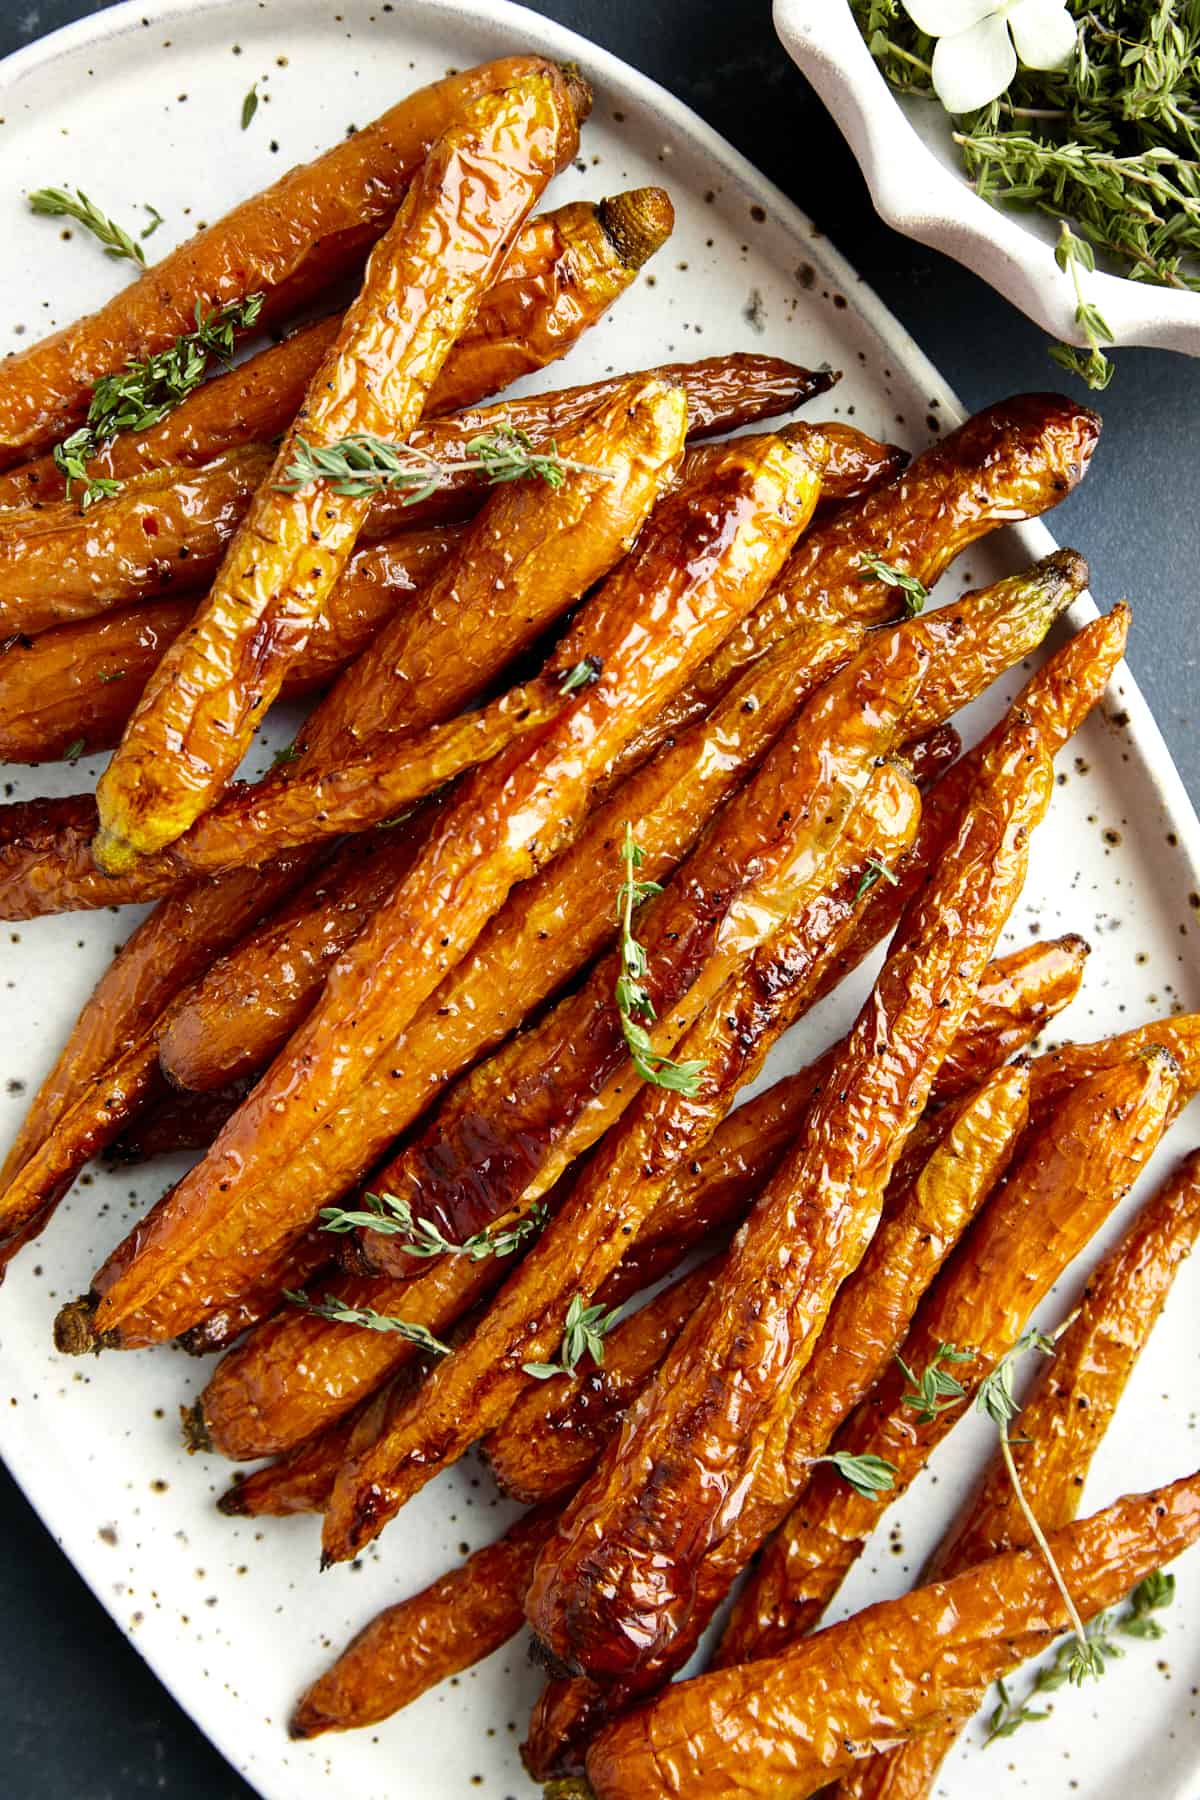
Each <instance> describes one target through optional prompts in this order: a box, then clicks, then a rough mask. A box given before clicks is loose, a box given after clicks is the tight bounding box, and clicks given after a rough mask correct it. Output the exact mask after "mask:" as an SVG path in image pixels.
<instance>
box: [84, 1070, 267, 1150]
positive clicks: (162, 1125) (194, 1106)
mask: <svg viewBox="0 0 1200 1800" xmlns="http://www.w3.org/2000/svg"><path fill="white" fill-rule="evenodd" d="M245 1097H246V1083H245V1082H241V1081H235V1082H231V1083H230V1085H229V1086H228V1087H223V1088H213V1089H211V1090H210V1092H209V1093H207V1094H185V1093H175V1092H172V1091H170V1090H168V1091H167V1092H166V1093H165V1094H164V1095H163V1096H162V1098H161V1100H158V1101H156V1102H155V1103H154V1105H153V1106H151V1107H150V1109H149V1110H148V1111H147V1112H146V1113H145V1114H144V1115H143V1116H142V1117H141V1118H139V1119H137V1120H135V1122H134V1123H133V1124H132V1125H131V1126H130V1127H129V1129H128V1130H127V1131H123V1132H122V1133H121V1134H120V1136H119V1137H117V1138H115V1139H114V1140H113V1142H112V1143H111V1144H110V1145H109V1147H108V1159H109V1161H110V1162H112V1163H114V1164H125V1163H142V1162H150V1161H152V1160H153V1158H154V1157H156V1156H173V1155H174V1154H175V1153H176V1152H177V1151H180V1150H207V1148H208V1146H209V1145H210V1144H211V1143H212V1141H213V1139H214V1138H215V1137H216V1135H217V1133H218V1131H219V1130H220V1129H221V1126H222V1125H223V1124H224V1123H225V1121H226V1119H227V1118H228V1117H229V1115H230V1113H232V1112H234V1111H235V1110H236V1109H237V1108H238V1107H239V1106H240V1105H241V1103H242V1101H243V1100H244V1099H245Z"/></svg>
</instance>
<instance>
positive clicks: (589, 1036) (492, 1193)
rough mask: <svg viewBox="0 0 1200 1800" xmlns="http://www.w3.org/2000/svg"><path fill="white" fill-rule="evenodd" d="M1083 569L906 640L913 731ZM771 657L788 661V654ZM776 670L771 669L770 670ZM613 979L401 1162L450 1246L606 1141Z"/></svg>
mask: <svg viewBox="0 0 1200 1800" xmlns="http://www.w3.org/2000/svg"><path fill="white" fill-rule="evenodd" d="M1078 563H1079V559H1078V558H1073V559H1072V557H1071V553H1066V565H1065V566H1066V567H1067V568H1069V569H1072V570H1073V573H1072V574H1071V575H1070V578H1069V579H1065V580H1064V561H1063V559H1061V558H1060V559H1059V561H1057V562H1056V563H1055V564H1054V566H1053V567H1051V566H1049V565H1044V564H1043V565H1038V567H1037V568H1036V569H1035V570H1034V571H1031V572H1030V573H1029V575H1027V576H1025V577H1016V578H1013V579H1012V580H1011V581H1009V582H1004V583H1000V584H997V586H996V587H994V588H991V589H987V590H984V591H983V592H982V593H980V594H977V595H974V596H970V597H968V598H967V599H966V600H964V601H963V602H961V603H960V605H959V607H957V608H954V609H946V610H944V611H942V612H938V613H932V614H930V615H928V616H927V617H925V618H922V619H920V620H914V621H910V622H909V623H908V624H907V625H904V626H902V627H899V628H897V629H899V630H901V631H902V632H904V633H905V634H907V635H909V636H911V637H912V638H913V639H914V640H916V639H919V640H920V641H921V642H923V643H924V644H925V645H926V646H927V648H929V649H930V650H931V651H933V652H934V661H933V664H932V666H931V669H930V672H929V675H928V677H927V679H926V681H925V683H924V684H923V686H922V689H921V693H920V696H919V697H918V699H917V700H916V702H915V704H914V709H913V711H912V712H911V713H910V716H909V720H908V724H907V726H906V729H911V728H914V727H916V726H917V725H918V724H919V725H920V726H923V727H927V726H929V725H931V724H934V723H936V721H937V720H938V719H939V718H941V717H943V716H945V714H946V713H947V712H950V711H953V710H955V709H956V708H957V706H958V705H959V704H960V703H961V700H962V699H963V698H965V697H966V695H967V694H969V693H974V692H978V691H979V686H980V685H984V684H986V681H987V680H989V679H990V678H991V675H992V674H994V673H998V672H999V670H1000V668H1001V667H1003V666H1004V665H1005V662H1006V661H1007V659H1008V657H1009V656H1011V655H1012V653H1013V652H1014V651H1015V649H1016V645H1017V643H1018V642H1023V641H1027V638H1026V634H1027V633H1028V634H1029V635H1030V636H1033V635H1040V633H1041V632H1042V631H1044V630H1045V629H1048V626H1049V619H1050V617H1051V615H1052V613H1053V612H1054V610H1056V608H1057V606H1058V605H1060V604H1061V603H1062V602H1063V599H1064V597H1065V596H1066V595H1068V594H1070V593H1071V592H1073V591H1076V589H1077V585H1081V576H1080V573H1079V569H1078V568H1077V567H1075V565H1076V564H1078ZM790 641H791V640H785V644H786V643H787V642H790ZM985 646H986V648H985ZM773 656H785V658H786V651H785V648H784V646H783V645H781V646H780V648H779V650H778V651H776V652H774V653H773ZM993 659H994V660H993ZM770 662H771V659H766V662H765V665H764V666H768V667H769V666H770ZM839 679H841V678H839ZM737 692H740V688H739V689H735V693H737ZM730 698H731V699H732V698H733V696H732V695H731V696H730ZM814 704H815V703H814ZM612 804H613V806H616V805H617V804H618V800H617V799H614V801H613V802H612ZM718 842H719V839H718V837H717V836H715V835H714V833H712V832H710V833H709V839H708V843H709V853H710V860H709V861H708V862H707V863H706V862H703V861H701V862H699V863H697V862H695V861H693V864H692V865H689V874H688V877H687V879H689V880H690V879H695V880H696V881H697V882H698V883H699V886H698V887H697V889H696V893H697V895H699V894H701V893H703V894H709V895H713V896H718V895H722V894H725V895H728V893H729V892H730V891H731V890H730V884H729V874H728V870H727V868H726V866H725V861H724V859H723V858H718V859H717V860H716V861H715V862H713V861H712V860H711V852H712V851H713V849H714V848H715V846H716V845H717V843H718ZM673 891H674V890H673ZM678 892H679V904H680V905H687V906H688V907H689V911H690V910H691V909H690V900H685V892H686V890H678ZM717 905H719V902H716V901H714V900H711V899H709V900H698V901H697V908H696V909H697V910H698V911H699V912H700V913H701V914H702V915H703V916H707V917H709V919H710V920H711V921H712V923H713V925H714V926H715V922H716V920H717V918H718V917H719V912H718V911H717V910H715V907H716V906H717ZM673 908H674V903H673V902H672V901H671V900H666V901H664V902H663V904H662V906H661V907H659V908H656V909H651V911H650V912H649V913H648V915H647V920H646V929H647V934H648V935H647V939H646V942H647V948H648V950H649V952H650V959H651V963H652V965H653V967H654V970H655V976H656V978H658V979H663V980H664V981H666V980H668V978H669V975H670V971H671V969H672V968H675V967H680V966H681V962H680V959H681V957H683V956H684V955H686V954H693V953H694V952H693V951H692V944H693V941H694V926H693V925H691V924H690V923H689V920H688V917H687V916H686V914H685V916H682V917H681V916H677V915H674V913H673ZM856 935H857V933H856ZM828 966H830V967H831V966H832V960H831V961H830V964H829V965H828ZM613 980H615V973H614V974H611V975H610V974H608V973H606V972H603V971H597V972H596V974H595V975H594V976H593V977H592V978H591V980H590V981H589V982H588V983H587V984H586V985H585V986H584V987H583V988H582V989H581V990H580V991H579V992H578V993H576V994H575V995H573V996H572V997H571V998H569V999H568V1000H566V1001H564V1002H563V1003H562V1005H561V1006H560V1007H559V1008H557V1009H556V1010H555V1012H554V1013H552V1014H551V1015H550V1016H549V1017H548V1018H547V1019H546V1020H545V1021H544V1023H543V1024H542V1025H540V1026H539V1027H538V1028H537V1029H536V1030H535V1031H533V1032H531V1033H528V1034H526V1035H525V1036H524V1037H523V1038H521V1039H518V1040H515V1041H514V1042H513V1043H512V1044H511V1045H509V1046H507V1047H506V1048H505V1049H504V1050H503V1051H501V1052H500V1053H499V1055H498V1056H496V1057H495V1058H493V1059H492V1060H491V1062H489V1063H486V1064H481V1065H480V1066H479V1068H478V1069H477V1070H476V1071H475V1072H474V1074H473V1075H472V1076H470V1077H469V1078H468V1079H467V1080H466V1081H465V1082H464V1083H462V1084H461V1085H460V1087H459V1088H458V1089H457V1090H456V1091H455V1092H454V1093H453V1094H452V1095H451V1096H450V1097H449V1098H448V1100H447V1101H446V1102H445V1103H444V1104H443V1107H442V1109H441V1111H440V1113H439V1115H438V1117H437V1118H436V1119H435V1120H434V1121H433V1122H432V1124H431V1126H430V1127H429V1129H428V1130H427V1131H426V1132H424V1133H423V1134H422V1135H421V1137H420V1138H418V1139H416V1140H415V1141H414V1143H413V1144H412V1146H411V1147H410V1149H409V1151H408V1153H407V1155H406V1156H405V1157H404V1158H403V1159H402V1164H401V1168H402V1179H401V1181H400V1183H399V1185H398V1189H397V1191H399V1192H400V1193H402V1194H403V1195H404V1196H405V1197H406V1198H408V1199H409V1200H410V1201H411V1203H412V1204H413V1206H414V1208H415V1210H416V1212H417V1213H418V1214H420V1215H422V1216H429V1217H431V1218H435V1219H436V1220H437V1223H438V1224H439V1226H440V1228H441V1229H442V1230H443V1231H445V1232H447V1233H448V1235H449V1236H450V1237H451V1238H454V1237H457V1236H460V1235H466V1234H468V1233H469V1232H470V1231H472V1230H475V1229H478V1227H479V1226H480V1225H481V1224H483V1223H486V1218H487V1216H489V1213H490V1210H491V1209H492V1208H493V1207H495V1208H497V1209H498V1210H503V1207H504V1205H506V1204H508V1203H509V1202H510V1201H511V1199H512V1197H513V1196H514V1195H515V1194H516V1193H518V1192H520V1191H521V1189H522V1186H523V1185H524V1183H526V1182H528V1181H529V1180H530V1179H531V1178H532V1176H533V1174H534V1171H535V1169H536V1168H538V1167H539V1165H540V1164H541V1163H542V1162H543V1161H544V1159H545V1157H546V1155H547V1152H548V1150H551V1149H552V1150H553V1157H552V1160H551V1161H550V1163H549V1165H548V1169H547V1170H545V1171H544V1172H543V1173H541V1174H540V1175H539V1181H541V1180H545V1179H546V1178H547V1175H548V1176H549V1178H551V1179H552V1178H553V1177H554V1175H556V1174H557V1173H558V1172H559V1171H560V1170H561V1169H562V1168H563V1167H564V1166H565V1162H566V1160H568V1159H569V1157H570V1156H571V1155H575V1154H578V1153H580V1152H581V1151H582V1149H584V1148H585V1147H586V1146H587V1144H588V1143H590V1142H592V1141H594V1137H595V1136H596V1135H598V1133H599V1130H600V1129H601V1127H602V1123H603V1122H605V1121H606V1119H607V1114H606V1113H605V1112H604V1111H603V1110H601V1109H600V1108H599V1107H598V1105H597V1103H596V1100H595V1096H596V1095H598V1094H599V1093H600V1092H601V1091H602V1090H603V1086H604V1084H605V1083H606V1082H608V1081H609V1080H611V1077H612V1073H613V1070H614V1067H619V1066H620V1063H621V1061H623V1055H622V1045H621V1040H620V1038H619V1036H618V1035H617V1033H616V1029H615V1026H616V1021H615V1019H614V1017H613V1014H612V1008H611V993H612V982H613ZM826 985H828V977H825V978H823V979H822V981H821V983H820V986H821V988H822V989H823V988H824V987H825V986H826ZM678 995H679V990H677V989H674V988H671V987H670V986H667V987H664V990H663V993H662V994H661V996H658V997H657V998H656V1004H658V1005H659V1010H660V1011H662V1012H664V1013H665V1012H666V1010H667V1008H669V1007H670V1005H672V1004H673V1003H674V1000H675V999H676V998H678ZM614 1059H617V1060H616V1061H614ZM585 1102H586V1103H587V1104H588V1106H589V1107H591V1109H592V1117H591V1118H590V1119H588V1118H587V1117H586V1116H585V1117H584V1118H583V1119H581V1124H582V1125H583V1127H584V1130H585V1133H586V1134H587V1135H585V1136H583V1137H582V1138H580V1137H578V1136H576V1135H573V1131H574V1120H575V1118H576V1117H577V1116H578V1115H579V1108H580V1106H581V1105H583V1104H584V1103H585ZM395 1172H396V1171H393V1173H395ZM506 1184H512V1185H509V1186H507V1188H506ZM364 1255H365V1257H366V1259H367V1260H368V1261H369V1262H371V1263H372V1264H374V1265H375V1266H378V1267H381V1268H386V1269H388V1270H389V1271H390V1272H391V1273H398V1272H399V1267H400V1265H401V1264H402V1261H403V1258H402V1256H400V1255H399V1254H398V1253H397V1252H395V1251H394V1249H390V1248H389V1244H388V1242H387V1240H385V1239H381V1238H379V1237H378V1236H377V1235H372V1234H367V1235H366V1237H365V1239H364Z"/></svg>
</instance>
